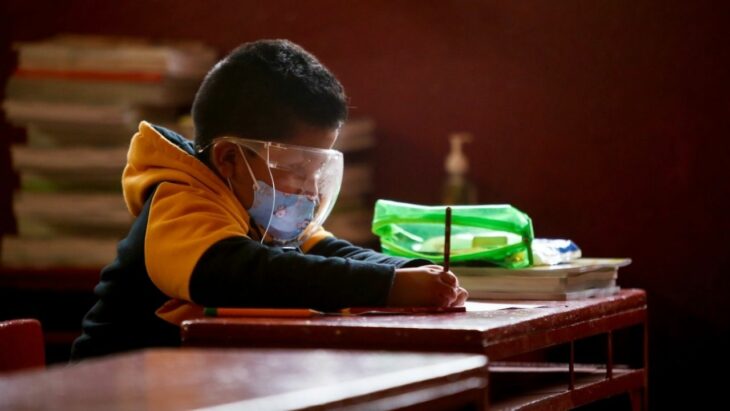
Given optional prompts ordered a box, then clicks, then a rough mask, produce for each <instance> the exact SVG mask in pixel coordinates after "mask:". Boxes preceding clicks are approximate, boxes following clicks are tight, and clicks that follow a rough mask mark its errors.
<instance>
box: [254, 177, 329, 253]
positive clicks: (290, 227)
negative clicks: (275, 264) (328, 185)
mask: <svg viewBox="0 0 730 411" xmlns="http://www.w3.org/2000/svg"><path fill="white" fill-rule="evenodd" d="M272 204H273V206H274V208H273V210H272V208H271V206H272ZM316 206H317V200H316V199H313V198H311V197H310V196H307V195H302V194H288V193H284V192H282V191H279V190H274V189H273V188H272V187H271V186H270V185H268V184H266V183H265V182H263V181H261V180H258V188H257V189H255V190H254V199H253V203H252V204H251V207H249V208H248V213H249V215H250V216H251V219H252V220H253V222H254V223H255V224H256V225H257V226H258V227H259V229H260V230H261V232H262V233H263V232H264V231H266V228H267V226H268V235H269V236H271V238H272V240H273V242H274V243H275V244H277V245H285V246H286V245H291V244H296V242H297V241H296V240H297V237H298V236H299V234H301V233H302V231H304V229H305V228H307V226H308V225H309V223H310V222H311V221H312V219H313V218H314V209H315V207H316ZM269 219H271V221H269Z"/></svg>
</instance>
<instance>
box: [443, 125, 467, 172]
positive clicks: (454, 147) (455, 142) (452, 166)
mask: <svg viewBox="0 0 730 411" xmlns="http://www.w3.org/2000/svg"><path fill="white" fill-rule="evenodd" d="M471 139H472V137H471V134H469V133H453V134H451V135H450V136H449V141H450V143H451V151H450V152H449V155H448V156H447V157H446V163H445V166H446V172H447V173H449V174H451V175H453V174H459V175H464V174H466V172H467V171H469V160H467V158H466V156H465V155H464V151H463V149H462V147H463V144H464V143H468V142H471Z"/></svg>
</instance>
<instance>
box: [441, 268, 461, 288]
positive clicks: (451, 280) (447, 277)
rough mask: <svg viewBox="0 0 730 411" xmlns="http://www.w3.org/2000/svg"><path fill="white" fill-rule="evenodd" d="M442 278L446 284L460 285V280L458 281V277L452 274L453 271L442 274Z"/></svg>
mask: <svg viewBox="0 0 730 411" xmlns="http://www.w3.org/2000/svg"><path fill="white" fill-rule="evenodd" d="M440 276H441V281H443V282H445V283H446V284H449V285H452V286H456V285H457V284H459V280H457V279H456V276H455V275H454V274H453V273H451V271H445V272H441V274H440Z"/></svg>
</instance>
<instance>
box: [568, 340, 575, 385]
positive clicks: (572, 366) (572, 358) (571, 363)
mask: <svg viewBox="0 0 730 411" xmlns="http://www.w3.org/2000/svg"><path fill="white" fill-rule="evenodd" d="M568 374H569V375H570V382H569V384H568V389H569V390H571V391H572V390H573V389H574V388H575V341H573V340H571V341H570V360H569V361H568Z"/></svg>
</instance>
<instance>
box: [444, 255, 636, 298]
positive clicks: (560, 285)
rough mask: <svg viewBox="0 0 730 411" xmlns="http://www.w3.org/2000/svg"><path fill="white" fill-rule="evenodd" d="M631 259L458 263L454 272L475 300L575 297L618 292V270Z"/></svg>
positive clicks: (600, 295)
mask: <svg viewBox="0 0 730 411" xmlns="http://www.w3.org/2000/svg"><path fill="white" fill-rule="evenodd" d="M630 263H631V260H630V259H628V258H579V259H576V260H573V261H570V262H568V263H563V264H556V265H550V266H531V267H526V268H521V269H506V268H501V267H474V266H455V267H452V271H453V272H454V273H455V274H456V275H457V277H458V278H459V283H460V285H461V286H462V287H464V288H465V289H466V290H467V291H468V292H469V297H470V298H473V299H490V300H491V299H498V300H504V299H509V300H574V299H582V298H591V297H604V296H609V295H613V294H615V293H616V292H617V291H618V290H619V287H618V286H617V279H618V270H619V268H620V267H623V266H626V265H628V264H630Z"/></svg>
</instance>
